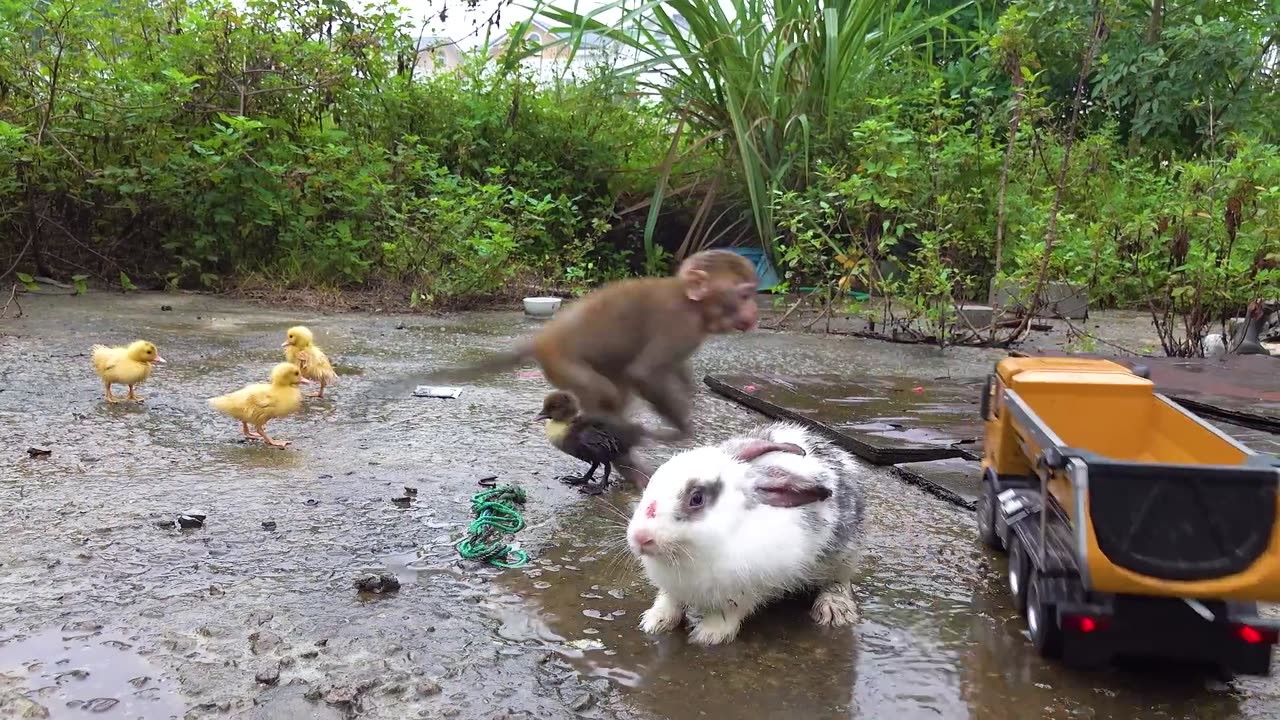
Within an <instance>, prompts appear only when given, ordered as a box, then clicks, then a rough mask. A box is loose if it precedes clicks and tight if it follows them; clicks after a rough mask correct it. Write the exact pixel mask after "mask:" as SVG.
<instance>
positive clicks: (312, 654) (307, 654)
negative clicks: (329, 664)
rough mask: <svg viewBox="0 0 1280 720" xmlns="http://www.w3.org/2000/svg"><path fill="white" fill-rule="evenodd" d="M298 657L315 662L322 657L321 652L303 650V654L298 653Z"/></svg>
mask: <svg viewBox="0 0 1280 720" xmlns="http://www.w3.org/2000/svg"><path fill="white" fill-rule="evenodd" d="M298 657H300V658H302V659H303V660H314V659H316V658H318V657H320V651H318V650H303V651H302V652H300V653H298Z"/></svg>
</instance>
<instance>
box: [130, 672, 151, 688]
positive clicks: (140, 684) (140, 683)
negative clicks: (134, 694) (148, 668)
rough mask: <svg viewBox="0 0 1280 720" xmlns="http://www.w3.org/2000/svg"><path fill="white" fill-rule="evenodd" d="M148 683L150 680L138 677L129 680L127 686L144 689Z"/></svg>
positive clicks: (142, 676)
mask: <svg viewBox="0 0 1280 720" xmlns="http://www.w3.org/2000/svg"><path fill="white" fill-rule="evenodd" d="M149 682H151V678H150V677H148V676H146V675H139V676H138V677H136V678H130V679H129V684H130V685H132V686H134V687H136V688H139V689H141V688H144V687H146V686H147V683H149Z"/></svg>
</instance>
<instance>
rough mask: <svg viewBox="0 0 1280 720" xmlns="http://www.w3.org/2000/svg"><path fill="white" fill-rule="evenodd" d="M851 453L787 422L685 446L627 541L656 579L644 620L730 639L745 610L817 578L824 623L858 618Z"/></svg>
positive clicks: (816, 614)
mask: <svg viewBox="0 0 1280 720" xmlns="http://www.w3.org/2000/svg"><path fill="white" fill-rule="evenodd" d="M859 474H860V469H859V466H858V464H857V462H856V461H855V460H854V459H853V457H852V456H851V455H849V453H847V452H845V451H844V450H842V449H840V448H838V447H836V446H835V445H833V444H831V443H830V442H828V441H826V440H824V439H822V438H821V437H819V436H817V435H815V434H813V433H811V432H810V431H808V430H807V429H806V428H804V427H803V426H801V425H798V424H796V423H791V422H776V423H772V424H769V425H765V426H763V427H760V428H757V429H755V430H753V431H751V432H749V433H747V434H745V435H742V436H739V437H735V438H732V439H730V440H727V441H725V442H723V443H721V444H720V445H718V446H715V447H701V448H696V449H693V450H688V451H685V452H682V453H679V454H677V455H675V456H674V457H672V458H671V459H670V460H668V461H667V462H665V463H664V464H663V465H662V466H661V467H659V468H658V470H657V471H656V472H654V474H653V477H652V478H651V479H650V482H649V484H648V486H647V487H646V488H645V490H644V494H643V496H642V497H641V499H640V503H639V505H637V506H636V510H635V513H634V514H633V515H632V517H631V521H630V523H629V524H628V527H627V544H628V546H629V548H630V550H631V552H632V553H633V554H634V555H635V556H636V557H638V558H639V560H640V562H641V564H642V565H643V566H644V570H645V574H646V575H647V576H648V578H649V581H650V583H651V584H653V585H654V586H655V587H656V588H657V589H658V596H657V598H656V599H655V601H654V603H653V607H651V608H649V609H648V610H647V611H645V613H644V615H643V617H642V619H641V623H640V629H641V630H643V631H644V632H646V633H651V634H655V633H664V632H669V631H671V630H674V629H675V628H676V627H677V626H678V625H680V622H681V620H683V619H684V617H685V614H686V612H688V613H689V615H690V619H691V624H692V625H693V630H692V631H691V632H690V634H689V639H690V640H691V641H692V642H694V643H697V644H701V645H717V644H721V643H728V642H731V641H732V640H733V639H734V638H735V637H736V636H737V634H738V630H739V629H740V628H741V626H742V622H743V621H744V620H745V619H746V618H747V617H748V616H750V615H751V614H752V613H753V612H755V611H756V610H757V609H758V608H760V607H762V606H763V605H765V604H766V603H768V602H770V601H772V600H775V599H777V598H779V597H781V596H783V595H785V594H787V593H788V592H791V591H796V590H804V589H817V590H818V591H819V594H818V597H817V600H816V601H815V602H814V604H813V609H812V612H811V613H810V615H811V617H812V618H813V620H814V621H815V622H817V623H818V624H820V625H829V626H835V627H842V626H847V625H851V624H853V623H855V622H857V619H858V607H857V604H856V602H855V601H854V597H853V580H854V575H855V573H856V570H857V565H858V558H859V552H858V543H857V538H858V531H859V528H860V525H861V520H862V497H861V495H862V492H861V488H860V485H859V481H858V476H859Z"/></svg>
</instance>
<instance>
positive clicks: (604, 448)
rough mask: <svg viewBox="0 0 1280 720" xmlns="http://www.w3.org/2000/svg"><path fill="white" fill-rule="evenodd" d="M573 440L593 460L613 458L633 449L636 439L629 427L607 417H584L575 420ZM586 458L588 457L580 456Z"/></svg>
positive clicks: (573, 443)
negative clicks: (632, 436) (633, 437)
mask: <svg viewBox="0 0 1280 720" xmlns="http://www.w3.org/2000/svg"><path fill="white" fill-rule="evenodd" d="M572 433H573V442H571V443H570V444H572V445H576V446H577V447H579V448H581V451H582V453H583V454H584V455H588V456H590V459H591V460H599V461H601V462H604V461H607V460H612V459H613V458H616V457H618V456H620V455H622V454H623V453H625V452H627V451H628V450H630V449H631V446H632V445H633V444H634V440H632V438H631V433H630V431H629V429H628V428H627V427H626V426H625V425H623V424H621V423H617V422H612V421H610V420H609V419H607V418H590V417H583V418H579V419H578V420H576V421H574V424H573V429H572ZM580 459H586V458H580Z"/></svg>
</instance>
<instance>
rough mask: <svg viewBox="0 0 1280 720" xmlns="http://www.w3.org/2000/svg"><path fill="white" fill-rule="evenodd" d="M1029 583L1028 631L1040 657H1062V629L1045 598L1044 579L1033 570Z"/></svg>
mask: <svg viewBox="0 0 1280 720" xmlns="http://www.w3.org/2000/svg"><path fill="white" fill-rule="evenodd" d="M1028 580H1029V582H1028V583H1027V631H1028V632H1029V633H1031V644H1032V645H1034V646H1035V648H1036V652H1038V653H1040V657H1044V658H1049V659H1051V660H1053V659H1058V658H1061V657H1062V628H1061V627H1060V626H1059V625H1058V619H1057V618H1056V617H1054V607H1053V605H1051V604H1049V602H1048V600H1047V598H1045V596H1044V579H1043V578H1041V577H1040V571H1038V570H1032V571H1031V576H1030V578H1028Z"/></svg>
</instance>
